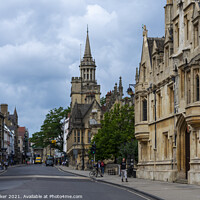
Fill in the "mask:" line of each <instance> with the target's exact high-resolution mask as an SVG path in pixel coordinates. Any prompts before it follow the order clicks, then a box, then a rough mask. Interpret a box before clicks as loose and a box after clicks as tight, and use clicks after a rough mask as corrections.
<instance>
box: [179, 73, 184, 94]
mask: <svg viewBox="0 0 200 200" xmlns="http://www.w3.org/2000/svg"><path fill="white" fill-rule="evenodd" d="M180 74H181V98H183V97H184V95H185V72H184V71H181V72H180Z"/></svg>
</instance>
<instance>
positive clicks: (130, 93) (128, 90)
mask: <svg viewBox="0 0 200 200" xmlns="http://www.w3.org/2000/svg"><path fill="white" fill-rule="evenodd" d="M131 87H133V88H134V87H135V84H132V83H130V84H129V87H128V89H127V91H126V92H127V93H128V95H130V96H131V100H132V105H133V104H134V96H135V95H134V91H133V90H132V88H131Z"/></svg>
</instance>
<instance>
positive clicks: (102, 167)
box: [101, 160, 104, 174]
mask: <svg viewBox="0 0 200 200" xmlns="http://www.w3.org/2000/svg"><path fill="white" fill-rule="evenodd" d="M101 174H104V162H103V160H102V161H101Z"/></svg>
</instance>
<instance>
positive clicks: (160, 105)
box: [157, 92, 162, 118]
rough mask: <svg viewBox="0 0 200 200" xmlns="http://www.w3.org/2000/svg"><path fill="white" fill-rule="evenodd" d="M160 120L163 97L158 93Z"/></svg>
mask: <svg viewBox="0 0 200 200" xmlns="http://www.w3.org/2000/svg"><path fill="white" fill-rule="evenodd" d="M157 106H158V109H157V110H158V118H160V117H161V116H162V97H161V93H160V92H159V93H158V104H157Z"/></svg>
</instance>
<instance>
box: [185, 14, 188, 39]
mask: <svg viewBox="0 0 200 200" xmlns="http://www.w3.org/2000/svg"><path fill="white" fill-rule="evenodd" d="M185 38H186V40H188V39H189V20H188V18H187V15H186V16H185Z"/></svg>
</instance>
